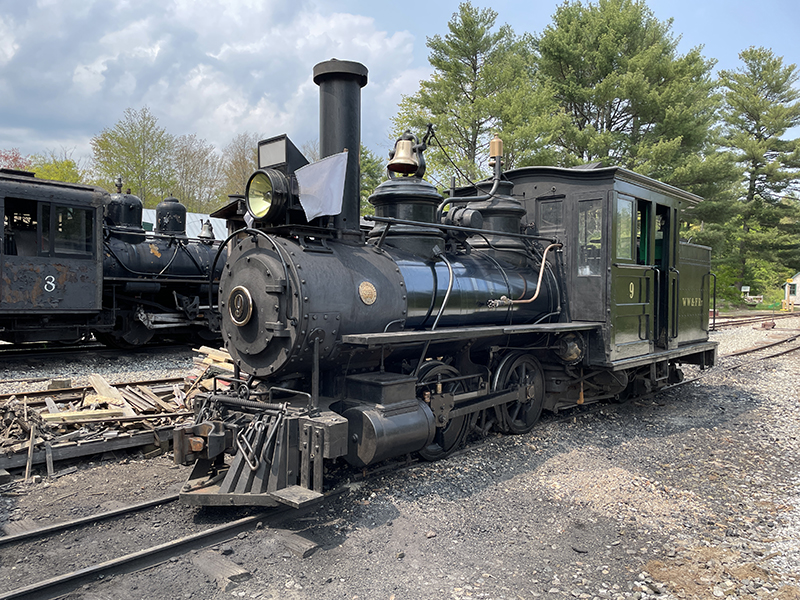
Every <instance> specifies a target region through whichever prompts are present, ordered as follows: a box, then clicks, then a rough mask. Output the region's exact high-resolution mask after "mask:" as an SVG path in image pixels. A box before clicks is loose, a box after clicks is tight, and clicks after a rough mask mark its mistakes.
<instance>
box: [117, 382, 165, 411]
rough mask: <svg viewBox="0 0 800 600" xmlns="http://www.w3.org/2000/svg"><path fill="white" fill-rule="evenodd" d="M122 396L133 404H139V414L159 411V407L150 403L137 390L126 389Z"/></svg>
mask: <svg viewBox="0 0 800 600" xmlns="http://www.w3.org/2000/svg"><path fill="white" fill-rule="evenodd" d="M122 395H123V396H125V398H127V399H128V401H129V402H131V403H132V404H135V405H137V404H138V405H139V406H140V407H141V408H140V411H139V412H155V411H156V410H158V407H156V406H155V405H154V404H153V403H152V402H150V400H149V399H147V398H144V397H143V396H142V395H141V394H140V393H139V392H138V391H137V390H136V389H135V388H132V387H130V386H128V387H126V388H125V389H124V390H122Z"/></svg>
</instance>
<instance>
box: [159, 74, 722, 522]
mask: <svg viewBox="0 0 800 600" xmlns="http://www.w3.org/2000/svg"><path fill="white" fill-rule="evenodd" d="M314 82H315V83H316V84H317V85H319V87H320V121H321V125H320V129H321V133H320V149H321V154H322V155H323V156H325V157H327V158H325V159H324V160H323V161H321V163H326V162H328V163H329V164H328V165H321V163H315V165H307V161H306V159H305V158H304V157H303V156H302V154H300V153H299V152H298V151H297V149H296V147H295V146H294V144H292V143H291V141H290V140H289V139H288V138H287V137H286V136H278V137H275V138H271V139H269V140H265V141H263V142H260V144H259V165H260V168H259V170H258V171H257V172H256V173H254V174H253V175H252V176H251V178H250V181H249V183H248V186H247V192H246V202H247V206H248V211H249V219H250V222H251V226H250V227H247V228H244V229H242V230H240V231H239V232H237V233H235V234H233V235H232V236H231V237H230V238H229V239H228V240H227V241H226V245H227V247H228V250H229V253H228V258H227V263H226V265H225V268H224V269H223V274H222V276H221V279H220V287H219V309H220V312H221V329H222V335H223V340H224V344H225V347H226V348H227V350H228V351H229V353H230V355H231V357H232V359H233V361H234V364H235V372H234V376H233V377H228V378H222V377H220V378H218V380H217V381H216V383H215V391H213V392H210V393H208V394H205V395H203V396H199V397H198V398H197V399H196V404H195V410H196V418H195V421H194V423H191V424H187V425H184V426H181V427H179V428H177V429H176V430H175V436H174V444H175V460H176V462H178V463H183V464H192V463H194V465H195V466H194V469H193V471H192V473H191V475H190V477H189V480H188V482H187V483H186V485H185V486H184V489H183V491H182V494H181V495H182V498H183V499H184V500H185V501H186V502H187V503H190V504H200V505H265V506H268V505H277V504H278V503H283V504H288V505H290V506H294V507H301V506H304V505H306V504H309V503H312V502H315V501H317V500H319V499H320V498H322V497H323V494H324V493H325V490H326V488H325V486H326V479H325V476H326V466H327V465H330V464H333V463H335V462H336V461H340V460H343V461H346V462H347V463H349V464H350V465H353V466H355V467H365V466H367V465H373V464H375V463H377V462H380V461H383V460H386V459H389V458H392V457H398V456H403V455H406V454H409V453H417V454H418V455H420V456H421V457H423V458H424V459H428V460H436V459H441V458H444V457H446V456H448V455H450V454H451V453H452V452H453V451H455V450H456V449H457V448H458V447H459V446H460V445H461V444H462V442H463V441H464V439H465V437H466V436H467V435H468V434H469V433H470V432H477V433H479V434H484V435H485V434H487V433H488V432H489V431H491V430H496V431H500V432H505V433H515V434H521V433H525V432H528V431H530V430H531V428H532V427H533V426H534V424H535V423H536V421H537V420H538V418H539V416H540V414H541V412H542V410H543V409H548V410H554V411H557V410H561V409H563V408H566V407H570V406H575V405H579V404H583V403H589V402H595V401H598V400H603V399H624V398H628V397H632V396H636V395H640V394H643V393H647V392H650V391H654V390H658V389H660V388H663V387H665V386H667V385H668V384H670V383H675V382H678V381H680V380H681V378H682V374H681V370H680V368H679V367H680V365H681V364H683V363H688V364H694V365H699V366H700V367H701V368H706V367H710V366H712V365H713V364H714V363H715V360H716V344H715V343H713V342H710V341H709V339H708V308H709V294H710V289H711V286H710V283H711V282H710V278H711V273H710V249H709V248H707V247H703V246H697V245H693V244H689V243H686V242H683V241H680V239H679V235H678V226H679V218H680V211H681V209H682V208H685V207H687V206H691V205H693V204H696V203H697V202H699V201H700V200H701V199H700V198H699V197H697V196H694V195H692V194H689V193H687V192H684V191H681V190H679V189H676V188H674V187H670V186H668V185H664V184H662V183H659V182H657V181H654V180H652V179H649V178H647V177H644V176H641V175H638V174H636V173H633V172H630V171H627V170H625V169H622V168H616V167H611V168H579V169H563V168H554V167H526V168H521V169H515V170H510V171H506V172H504V171H503V169H502V160H503V153H502V142H501V141H500V140H499V139H495V140H493V141H492V143H491V145H490V156H491V162H490V164H492V165H493V168H494V175H493V177H492V178H491V179H490V180H487V181H485V182H482V183H479V184H478V185H477V189H475V188H473V189H453V190H451V192H450V193H449V194H448V197H447V198H443V197H442V196H441V195H440V194H439V193H438V192H437V190H436V189H435V188H434V187H433V186H432V185H430V184H429V183H427V182H426V181H425V180H424V179H423V175H424V171H425V162H424V151H425V149H426V147H427V135H426V137H423V138H422V140H421V141H420V139H419V138H418V137H416V136H414V135H412V134H411V133H406V134H405V135H403V136H402V137H401V138H400V139H399V140H398V141H397V144H396V146H395V149H394V151H393V152H392V153H391V155H390V160H389V163H388V171H389V176H390V177H389V180H388V181H386V182H384V183H382V184H381V185H380V186H378V188H377V189H376V190H375V191H374V193H373V194H372V196H371V197H370V202H371V203H372V204H373V205H374V206H375V216H374V217H373V218H372V222H373V226H372V227H371V229H369V231H362V229H361V228H360V227H359V193H358V181H359V166H358V157H357V154H356V155H354V154H353V152H349V153H343V151H344V150H346V149H349V150H354V149H357V148H359V144H360V139H359V138H360V124H359V119H360V89H361V88H362V87H363V86H364V85H366V83H367V69H366V68H365V67H364V66H363V65H361V64H359V63H354V62H348V61H338V60H330V61H326V62H323V63H320V64H318V65H316V66H315V67H314ZM336 164H339V165H340V166H339V167H338V170H337V167H336ZM316 165H320V166H319V167H318V168H316V170H315V171H314V172H313V173H312V172H311V171H312V168H314V167H316Z"/></svg>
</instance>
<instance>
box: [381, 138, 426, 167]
mask: <svg viewBox="0 0 800 600" xmlns="http://www.w3.org/2000/svg"><path fill="white" fill-rule="evenodd" d="M386 168H387V169H389V170H390V171H392V172H394V173H414V172H416V170H417V169H418V168H419V161H418V159H417V158H416V157H415V156H414V142H413V141H412V140H405V139H403V138H400V139H399V140H397V143H396V144H395V146H394V156H393V157H392V159H391V160H390V161H389V163H388V164H387V165H386Z"/></svg>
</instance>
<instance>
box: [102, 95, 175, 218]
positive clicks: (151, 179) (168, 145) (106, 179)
mask: <svg viewBox="0 0 800 600" xmlns="http://www.w3.org/2000/svg"><path fill="white" fill-rule="evenodd" d="M91 144H92V152H93V161H94V170H95V174H96V176H97V177H98V179H99V181H100V183H101V185H103V186H104V187H106V188H107V189H110V190H111V189H114V182H115V180H116V179H117V177H122V182H123V187H125V188H130V189H131V191H132V193H133V194H135V195H137V196H139V198H141V199H142V202H143V203H144V205H145V207H148V208H153V207H155V206H156V205H157V204H158V203H159V202H160V201H161V200H163V198H164V197H165V196H168V195H170V193H171V191H172V190H173V189H174V188H175V185H176V178H175V168H174V163H173V150H174V146H175V139H174V138H173V136H172V135H170V134H169V133H167V132H166V130H165V129H164V128H163V127H159V126H158V119H156V117H155V116H153V114H152V113H151V112H150V110H149V109H148V108H147V107H146V106H145V107H144V108H142V109H141V110H138V111H137V110H134V109H132V108H127V109H125V112H124V113H123V117H122V119H120V120H119V121H117V123H116V125H114V127H112V128H111V129H104V130H103V131H102V132H101V133H100V134H99V135H96V136H95V137H93V138H92V140H91Z"/></svg>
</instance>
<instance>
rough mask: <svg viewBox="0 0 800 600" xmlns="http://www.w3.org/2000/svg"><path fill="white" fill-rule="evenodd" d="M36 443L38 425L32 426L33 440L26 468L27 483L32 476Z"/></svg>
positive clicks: (31, 440) (30, 442)
mask: <svg viewBox="0 0 800 600" xmlns="http://www.w3.org/2000/svg"><path fill="white" fill-rule="evenodd" d="M35 441H36V425H31V439H30V441H29V442H28V463H27V464H26V466H25V481H28V479H29V478H30V476H31V467H32V466H33V446H34V443H35Z"/></svg>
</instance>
